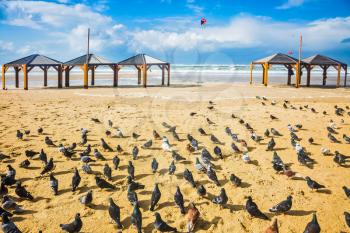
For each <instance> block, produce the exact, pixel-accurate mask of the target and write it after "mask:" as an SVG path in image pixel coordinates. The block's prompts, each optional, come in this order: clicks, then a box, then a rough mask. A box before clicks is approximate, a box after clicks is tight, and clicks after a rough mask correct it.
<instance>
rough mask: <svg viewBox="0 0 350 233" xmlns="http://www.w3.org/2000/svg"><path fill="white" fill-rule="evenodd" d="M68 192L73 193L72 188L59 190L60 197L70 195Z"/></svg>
mask: <svg viewBox="0 0 350 233" xmlns="http://www.w3.org/2000/svg"><path fill="white" fill-rule="evenodd" d="M68 192H72V188H66V189H61V190H58V195H62V194H65V193H68Z"/></svg>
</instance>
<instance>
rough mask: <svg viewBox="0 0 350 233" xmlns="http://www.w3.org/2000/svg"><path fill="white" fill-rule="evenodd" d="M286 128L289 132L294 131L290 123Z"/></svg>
mask: <svg viewBox="0 0 350 233" xmlns="http://www.w3.org/2000/svg"><path fill="white" fill-rule="evenodd" d="M287 128H288V130H289V131H290V132H295V129H293V126H291V124H288V126H287Z"/></svg>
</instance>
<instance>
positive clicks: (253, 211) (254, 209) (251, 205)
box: [245, 196, 269, 220]
mask: <svg viewBox="0 0 350 233" xmlns="http://www.w3.org/2000/svg"><path fill="white" fill-rule="evenodd" d="M245 208H246V210H247V211H248V213H249V214H250V216H252V217H256V218H261V219H264V220H268V219H269V218H268V217H267V216H266V215H265V214H264V213H262V212H261V211H260V210H259V208H258V206H257V205H256V204H255V202H253V199H252V197H250V196H249V197H248V200H247V202H246V205H245Z"/></svg>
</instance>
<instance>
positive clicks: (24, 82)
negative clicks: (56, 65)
mask: <svg viewBox="0 0 350 233" xmlns="http://www.w3.org/2000/svg"><path fill="white" fill-rule="evenodd" d="M22 71H23V88H24V90H28V69H27V65H23V67H22Z"/></svg>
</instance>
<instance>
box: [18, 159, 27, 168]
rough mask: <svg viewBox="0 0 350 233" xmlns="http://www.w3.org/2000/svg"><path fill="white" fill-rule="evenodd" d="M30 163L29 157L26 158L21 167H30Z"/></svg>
mask: <svg viewBox="0 0 350 233" xmlns="http://www.w3.org/2000/svg"><path fill="white" fill-rule="evenodd" d="M29 165H30V162H29V160H28V159H26V160H23V161H22V162H21V163H20V164H19V167H22V168H28V167H29Z"/></svg>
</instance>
